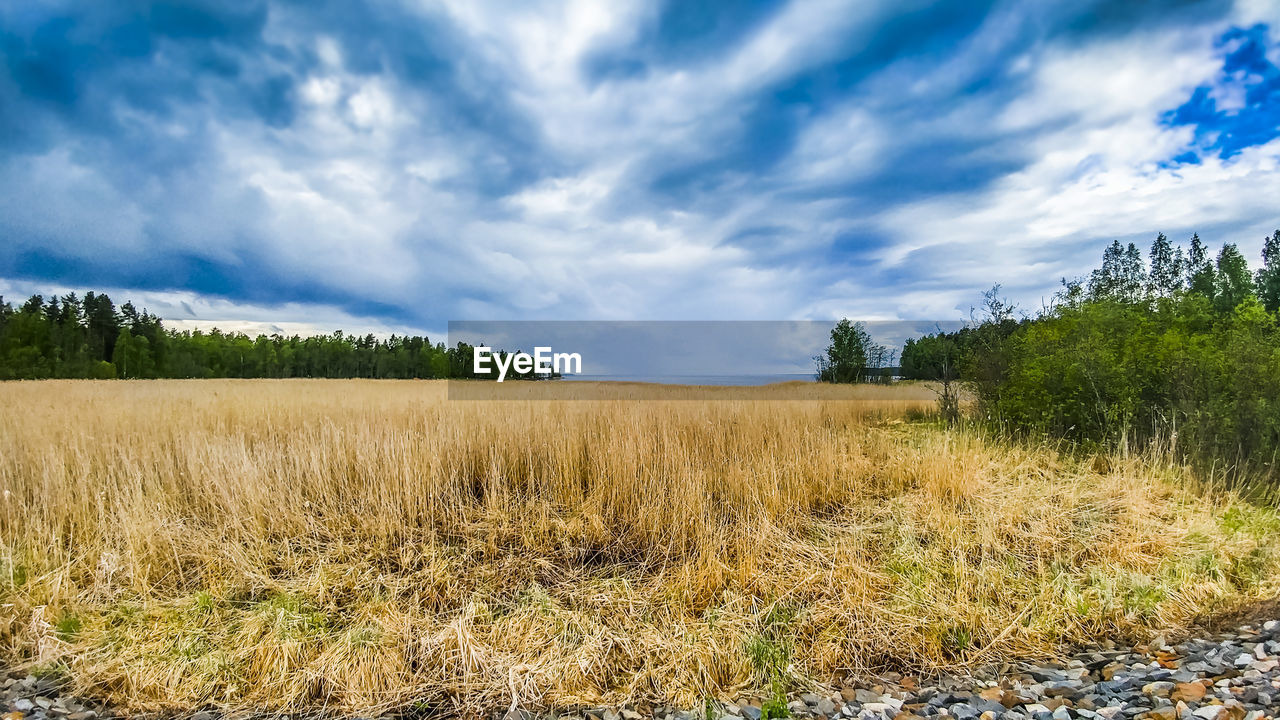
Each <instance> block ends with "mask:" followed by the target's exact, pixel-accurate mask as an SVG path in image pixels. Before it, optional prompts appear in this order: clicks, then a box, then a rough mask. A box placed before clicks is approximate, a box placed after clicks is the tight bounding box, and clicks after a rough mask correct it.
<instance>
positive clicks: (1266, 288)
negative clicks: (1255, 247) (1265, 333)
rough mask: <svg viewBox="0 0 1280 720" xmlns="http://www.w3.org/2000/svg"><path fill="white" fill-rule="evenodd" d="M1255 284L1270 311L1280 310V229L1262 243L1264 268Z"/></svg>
mask: <svg viewBox="0 0 1280 720" xmlns="http://www.w3.org/2000/svg"><path fill="white" fill-rule="evenodd" d="M1255 284H1256V285H1257V288H1258V299H1259V300H1261V301H1262V306H1263V307H1264V308H1265V309H1266V311H1267V312H1269V313H1275V312H1277V311H1280V230H1276V231H1275V233H1274V234H1272V235H1271V237H1269V238H1267V239H1265V240H1264V241H1263V243H1262V269H1261V270H1259V271H1258V276H1257V278H1256V282H1255Z"/></svg>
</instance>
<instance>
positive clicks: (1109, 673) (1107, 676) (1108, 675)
mask: <svg viewBox="0 0 1280 720" xmlns="http://www.w3.org/2000/svg"><path fill="white" fill-rule="evenodd" d="M1128 669H1129V668H1127V667H1125V666H1124V665H1123V664H1121V663H1111V664H1110V665H1108V666H1106V667H1104V668H1102V679H1103V680H1108V681H1110V680H1113V679H1115V676H1116V674H1117V673H1122V672H1124V671H1125V670H1128Z"/></svg>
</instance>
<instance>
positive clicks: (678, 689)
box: [0, 380, 1280, 713]
mask: <svg viewBox="0 0 1280 720" xmlns="http://www.w3.org/2000/svg"><path fill="white" fill-rule="evenodd" d="M515 387H517V389H516V390H513V391H512V392H514V393H517V394H518V393H522V392H534V391H533V390H529V389H528V388H529V387H530V386H529V385H528V384H526V385H524V386H523V388H521V386H515ZM599 392H600V399H597V400H591V401H547V400H537V399H508V400H506V401H504V402H460V401H456V400H455V401H450V400H447V399H446V388H445V385H444V384H443V383H437V382H411V381H405V382H398V381H301V380H291V381H271V380H263V381H231V380H228V381H137V382H101V383H98V382H86V381H65V382H59V381H50V382H38V383H26V382H24V383H3V384H0V487H3V488H4V492H3V501H2V502H3V506H2V507H0V542H2V543H3V545H2V547H0V654H2V655H3V661H4V662H7V663H9V664H15V663H18V664H24V665H26V666H27V667H30V668H31V669H32V670H33V671H34V672H38V673H65V674H69V676H70V677H71V679H72V680H73V681H74V683H75V684H76V685H77V687H78V689H79V690H80V691H82V692H86V693H90V694H93V695H97V696H100V697H105V698H107V699H109V700H110V701H113V702H117V703H121V704H123V705H125V706H126V707H128V708H132V709H139V710H141V709H163V708H169V709H174V708H192V707H197V706H205V705H216V706H222V707H228V708H241V707H254V708H258V709H268V710H280V711H296V710H314V709H317V708H321V707H324V708H328V709H330V710H337V711H349V712H366V713H367V712H375V711H378V710H382V709H388V708H403V707H406V706H408V707H415V706H417V707H423V708H427V707H437V708H446V709H451V710H459V711H465V710H469V709H470V710H474V709H476V708H493V707H506V706H507V705H509V704H511V703H512V702H517V703H519V704H520V705H522V706H524V707H546V706H565V705H574V704H592V703H598V702H602V701H608V702H614V703H618V702H622V701H626V700H634V701H651V700H658V699H663V700H668V701H673V702H676V703H681V704H683V706H685V707H700V706H701V704H702V701H703V699H704V698H717V697H718V698H734V697H738V696H740V695H742V694H747V693H756V694H766V695H767V693H769V692H771V691H772V690H773V689H775V688H779V687H786V688H799V687H804V686H811V685H821V684H824V683H829V682H833V681H835V680H836V679H838V678H839V677H841V676H842V675H843V674H845V673H848V672H858V671H865V670H873V669H879V668H886V667H906V668H915V669H923V668H929V667H938V666H948V665H955V664H964V663H979V662H985V661H989V660H995V659H1000V658H1005V657H1011V656H1014V655H1025V654H1030V655H1038V654H1042V653H1045V652H1048V651H1051V650H1052V649H1053V648H1055V647H1057V646H1060V645H1061V644H1064V643H1072V642H1079V641H1087V640H1089V639H1095V638H1099V637H1102V636H1106V637H1118V636H1124V635H1142V634H1144V633H1146V632H1148V631H1151V630H1170V629H1172V630H1176V629H1177V628H1179V627H1183V626H1185V624H1186V623H1187V622H1188V621H1189V620H1190V619H1191V618H1193V617H1195V616H1197V615H1198V614H1200V613H1203V612H1207V611H1213V610H1216V609H1222V608H1225V607H1228V606H1232V605H1235V604H1239V603H1241V602H1244V601H1247V600H1249V599H1251V598H1257V597H1261V596H1263V595H1265V594H1267V593H1270V592H1273V591H1274V588H1275V585H1274V580H1275V579H1276V578H1277V575H1278V573H1277V553H1276V551H1275V550H1274V548H1275V547H1276V540H1277V538H1278V537H1280V519H1278V518H1277V515H1276V513H1275V512H1273V511H1271V510H1266V509H1261V508H1258V507H1256V506H1252V505H1249V504H1246V503H1243V502H1241V501H1239V500H1238V499H1236V498H1234V497H1233V496H1231V495H1229V494H1226V493H1204V492H1203V491H1195V490H1194V489H1193V488H1192V486H1191V484H1190V483H1188V482H1187V480H1186V478H1184V477H1183V475H1182V471H1181V470H1180V469H1179V468H1176V467H1171V466H1168V465H1165V464H1161V463H1159V462H1155V461H1152V460H1149V459H1143V458H1115V457H1111V458H1107V457H1098V458H1079V457H1069V456H1066V455H1063V454H1060V453H1057V452H1055V451H1053V450H1051V449H1043V448H1041V449H1036V448H1026V447H1018V446H1012V445H1008V444H1004V443H1000V442H996V441H991V440H986V439H983V437H982V436H981V435H980V434H978V433H976V432H973V431H968V430H957V431H950V432H948V431H944V430H942V429H939V428H938V427H937V426H936V425H933V424H931V423H929V422H922V421H918V419H917V418H918V417H919V416H920V415H921V414H922V413H927V412H928V411H929V409H930V408H931V407H932V406H933V399H934V398H933V394H932V392H930V391H929V389H928V388H924V387H920V386H899V387H889V388H886V387H858V388H850V387H818V386H814V385H793V386H783V387H779V388H777V389H776V390H772V391H771V392H773V393H775V395H771V396H768V397H766V398H764V399H740V398H736V399H735V398H731V397H730V396H729V395H727V394H726V395H725V397H724V398H723V399H720V398H707V397H705V396H706V395H707V394H708V393H710V394H713V395H714V394H715V393H716V392H718V391H698V392H701V393H702V395H700V396H699V397H700V399H698V400H696V401H688V400H680V399H679V398H687V397H689V394H690V393H693V392H694V391H686V390H681V389H665V390H660V391H652V392H656V393H657V394H659V395H662V394H663V393H665V394H666V395H665V397H667V398H669V399H665V400H664V399H650V400H648V401H644V402H635V401H627V400H611V399H608V398H609V397H611V396H613V395H615V394H616V393H617V392H619V391H618V390H617V389H616V388H614V389H610V388H601V389H599ZM628 392H631V391H630V390H628ZM725 392H726V393H727V392H729V391H725ZM797 398H806V399H805V400H804V401H795V399H797ZM710 400H717V401H710ZM419 703H421V705H418V704H419Z"/></svg>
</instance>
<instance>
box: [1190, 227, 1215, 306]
mask: <svg viewBox="0 0 1280 720" xmlns="http://www.w3.org/2000/svg"><path fill="white" fill-rule="evenodd" d="M1216 287H1217V280H1216V278H1215V277H1214V272H1213V263H1212V262H1211V261H1210V259H1209V249H1208V248H1206V247H1205V245H1204V242H1202V241H1201V240H1200V235H1199V234H1192V236H1191V250H1190V252H1189V253H1188V254H1187V289H1188V290H1190V291H1191V292H1193V293H1196V294H1198V295H1202V296H1204V297H1207V298H1209V299H1210V300H1212V299H1213V297H1214V293H1215V291H1216Z"/></svg>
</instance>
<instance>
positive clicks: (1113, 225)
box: [0, 0, 1280, 335]
mask: <svg viewBox="0 0 1280 720" xmlns="http://www.w3.org/2000/svg"><path fill="white" fill-rule="evenodd" d="M1278 66H1280V2H1275V1H1274V0H1238V1H1237V2H1208V1H1207V2H1195V1H1189V0H1177V1H1173V0H1170V1H1162V0H1115V1H1112V2H1101V1H1097V0H1095V1H1093V2H1089V1H1087V0H1085V1H1080V2H1072V3H1061V2H1047V1H1037V0H1030V1H1028V0H1020V1H1018V2H981V1H979V0H939V1H936V2H924V1H921V0H890V1H883V2H882V1H878V0H850V1H847V2H841V1H838V0H790V1H786V2H761V3H753V2H732V1H726V2H714V3H712V2H701V1H699V0H680V1H676V0H673V1H671V2H666V3H662V2H654V1H653V0H648V1H641V2H632V1H630V0H610V1H609V2H599V1H597V2H585V1H577V0H570V1H569V2H555V3H553V2H540V1H538V0H521V1H519V2H493V3H482V2H477V1H476V0H446V1H444V2H438V3H427V2H398V1H397V0H386V1H383V2H377V3H369V4H362V3H355V2H302V1H298V2H279V1H270V2H269V1H266V0H248V1H240V0H232V1H228V2H216V3H215V2H182V3H173V2H110V3H104V2H92V1H86V2H59V1H44V0H39V1H37V0H0V294H3V295H4V296H5V297H6V299H9V300H11V301H12V300H17V299H20V298H22V297H25V296H26V295H27V294H30V293H33V292H44V293H46V294H48V293H50V292H66V291H68V290H77V291H80V292H83V291H84V290H89V289H94V290H107V291H109V292H110V293H111V295H112V297H113V299H116V300H117V301H118V302H119V301H123V300H125V299H133V300H134V301H135V303H137V304H141V305H145V306H146V307H148V308H149V309H151V310H152V311H153V312H156V313H157V314H159V315H160V316H161V317H164V318H166V320H167V324H168V325H170V326H176V327H191V328H194V327H211V326H214V325H217V326H219V327H222V328H224V329H244V330H249V331H254V330H265V331H268V332H272V331H284V332H303V333H306V332H319V331H328V330H332V329H337V328H342V329H346V330H355V331H374V332H381V333H387V332H407V331H412V332H426V333H428V334H434V335H439V334H441V333H443V332H444V329H445V328H446V326H447V323H448V322H449V321H451V320H583V319H590V320H809V319H831V318H838V317H845V316H847V317H852V318H856V319H872V320H894V319H910V320H919V319H939V320H955V319H960V318H963V317H966V316H967V315H968V311H969V308H970V307H971V306H973V305H975V304H977V303H978V302H979V301H980V299H981V293H982V291H983V290H985V289H987V288H989V287H991V286H992V284H994V283H1000V284H1001V285H1002V288H1003V294H1004V295H1006V296H1008V297H1009V298H1011V299H1013V300H1014V301H1016V302H1017V303H1018V304H1019V306H1020V307H1022V308H1024V309H1025V310H1028V311H1034V310H1035V309H1036V308H1038V307H1040V306H1042V304H1043V303H1045V302H1047V301H1048V300H1049V299H1050V298H1051V297H1052V294H1053V293H1054V292H1055V291H1056V290H1057V289H1058V287H1060V280H1061V279H1062V278H1064V277H1065V278H1074V277H1078V276H1081V275H1084V274H1086V273H1087V272H1088V270H1089V269H1090V268H1092V267H1094V266H1095V265H1096V264H1097V262H1098V260H1099V258H1100V255H1101V251H1102V248H1103V246H1104V245H1105V244H1108V243H1110V241H1111V240H1113V239H1119V240H1121V241H1122V242H1129V241H1134V242H1138V243H1139V244H1140V245H1142V246H1143V247H1146V246H1147V245H1149V244H1150V241H1151V239H1152V238H1154V236H1155V234H1156V233H1157V232H1164V233H1166V234H1168V235H1169V236H1170V237H1172V238H1173V239H1175V240H1178V241H1182V242H1185V241H1186V239H1187V238H1189V236H1190V235H1191V233H1192V232H1199V234H1200V236H1201V237H1202V238H1204V239H1205V240H1206V241H1208V242H1209V243H1210V244H1211V245H1214V246H1216V245H1218V244H1220V243H1222V242H1235V243H1237V244H1238V245H1239V246H1240V247H1241V249H1242V250H1243V251H1244V252H1245V254H1246V255H1247V256H1248V257H1249V258H1250V259H1251V260H1252V261H1253V262H1254V263H1255V265H1256V264H1257V262H1258V260H1257V258H1258V253H1259V250H1260V248H1261V244H1262V239H1263V237H1264V235H1266V234H1269V233H1270V232H1272V231H1273V230H1275V229H1276V228H1277V227H1280V201H1278V200H1277V198H1280V167H1278V165H1280V139H1278V138H1280V68H1278Z"/></svg>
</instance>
